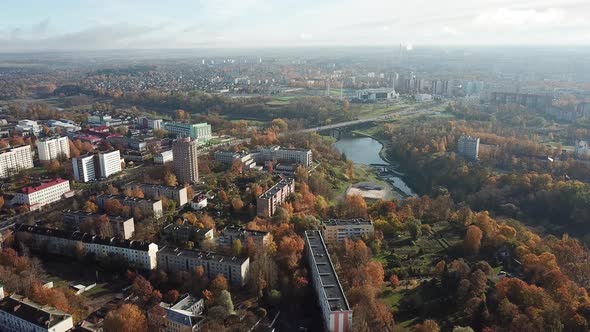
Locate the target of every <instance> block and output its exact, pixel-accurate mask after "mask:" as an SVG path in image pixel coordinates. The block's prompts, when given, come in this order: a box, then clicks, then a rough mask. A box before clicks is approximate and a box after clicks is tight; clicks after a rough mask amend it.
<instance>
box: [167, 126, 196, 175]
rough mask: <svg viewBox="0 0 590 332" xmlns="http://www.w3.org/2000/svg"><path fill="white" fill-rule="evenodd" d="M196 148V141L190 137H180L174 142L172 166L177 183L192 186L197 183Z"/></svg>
mask: <svg viewBox="0 0 590 332" xmlns="http://www.w3.org/2000/svg"><path fill="white" fill-rule="evenodd" d="M198 147H199V143H198V141H197V140H192V139H191V138H190V137H180V138H178V139H176V140H175V141H174V145H173V146H172V155H173V159H174V160H173V161H172V165H173V168H174V173H175V174H176V179H177V180H178V183H181V184H184V183H189V184H193V183H197V182H198V181H199V165H198V162H197V153H198Z"/></svg>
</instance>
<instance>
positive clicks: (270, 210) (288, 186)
mask: <svg viewBox="0 0 590 332" xmlns="http://www.w3.org/2000/svg"><path fill="white" fill-rule="evenodd" d="M294 192H295V179H293V178H285V179H282V180H281V181H279V182H277V183H276V184H275V185H274V186H272V187H271V188H270V189H269V190H267V191H266V192H265V193H263V194H262V195H260V197H258V199H257V200H256V212H257V215H258V216H259V217H270V216H272V215H273V214H275V211H276V210H277V207H279V206H280V205H281V204H283V202H285V200H286V199H287V197H289V195H291V194H292V193H294Z"/></svg>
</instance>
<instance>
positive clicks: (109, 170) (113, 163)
mask: <svg viewBox="0 0 590 332" xmlns="http://www.w3.org/2000/svg"><path fill="white" fill-rule="evenodd" d="M98 162H99V165H100V176H101V177H103V178H108V177H109V176H111V175H113V174H115V173H119V172H120V171H122V170H123V168H122V167H121V153H120V152H119V150H115V151H111V152H102V153H99V154H98Z"/></svg>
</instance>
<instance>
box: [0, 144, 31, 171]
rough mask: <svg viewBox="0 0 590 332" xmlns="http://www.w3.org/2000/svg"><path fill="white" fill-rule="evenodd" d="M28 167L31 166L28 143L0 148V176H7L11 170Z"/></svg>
mask: <svg viewBox="0 0 590 332" xmlns="http://www.w3.org/2000/svg"><path fill="white" fill-rule="evenodd" d="M29 168H33V154H32V153H31V146H30V145H23V146H19V147H15V148H7V149H4V150H0V178H7V177H9V176H10V175H11V174H12V173H13V172H17V171H19V170H22V169H29Z"/></svg>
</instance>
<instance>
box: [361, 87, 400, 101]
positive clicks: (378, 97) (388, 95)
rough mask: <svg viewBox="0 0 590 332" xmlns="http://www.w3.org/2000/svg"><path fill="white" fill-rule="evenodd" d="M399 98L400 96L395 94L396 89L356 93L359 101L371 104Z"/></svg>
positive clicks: (368, 90)
mask: <svg viewBox="0 0 590 332" xmlns="http://www.w3.org/2000/svg"><path fill="white" fill-rule="evenodd" d="M397 97H399V95H398V94H397V93H396V92H395V89H366V90H359V91H357V92H356V98H357V99H358V100H361V101H369V102H375V101H385V100H391V99H396V98H397Z"/></svg>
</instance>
